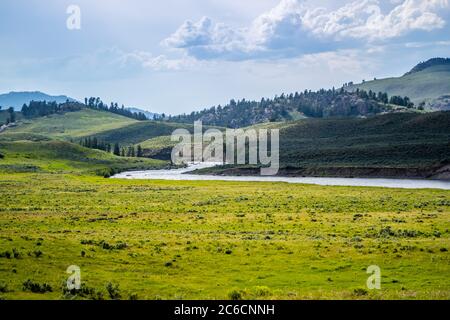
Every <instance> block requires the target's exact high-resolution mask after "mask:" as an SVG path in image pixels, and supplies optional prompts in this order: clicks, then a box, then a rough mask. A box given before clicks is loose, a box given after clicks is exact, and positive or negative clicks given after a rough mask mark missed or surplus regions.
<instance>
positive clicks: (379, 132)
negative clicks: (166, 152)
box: [159, 111, 450, 177]
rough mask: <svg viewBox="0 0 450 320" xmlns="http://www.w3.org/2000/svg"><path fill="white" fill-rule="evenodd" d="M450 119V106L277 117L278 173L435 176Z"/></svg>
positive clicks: (237, 170) (447, 150)
mask: <svg viewBox="0 0 450 320" xmlns="http://www.w3.org/2000/svg"><path fill="white" fill-rule="evenodd" d="M449 124H450V112H448V111H447V112H432V113H423V114H420V113H415V112H410V113H406V112H405V113H391V114H385V115H379V116H374V117H370V118H366V119H361V118H359V119H355V118H343V119H305V120H300V121H295V122H289V123H277V124H276V125H277V126H278V127H279V128H280V166H281V168H282V170H280V174H284V175H307V176H308V175H312V176H317V175H319V176H321V175H323V176H353V175H355V176H380V175H381V176H411V177H425V176H431V175H433V172H434V171H435V170H436V169H437V168H440V167H443V166H444V165H446V164H448V163H450V126H449ZM258 127H259V126H257V127H256V129H258ZM250 128H251V127H250ZM159 147H160V146H159ZM254 169H255V167H254V166H238V167H237V166H232V165H228V166H224V167H221V168H209V169H205V170H202V171H201V172H203V173H207V172H209V173H220V174H246V173H248V174H253V173H256V172H257V170H254Z"/></svg>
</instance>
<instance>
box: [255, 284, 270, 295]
mask: <svg viewBox="0 0 450 320" xmlns="http://www.w3.org/2000/svg"><path fill="white" fill-rule="evenodd" d="M255 295H256V296H257V297H270V296H271V295H272V292H271V291H270V289H269V288H268V287H265V286H261V287H256V288H255Z"/></svg>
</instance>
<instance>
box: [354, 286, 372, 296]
mask: <svg viewBox="0 0 450 320" xmlns="http://www.w3.org/2000/svg"><path fill="white" fill-rule="evenodd" d="M368 293H369V292H368V291H367V290H366V289H363V288H356V289H355V290H353V294H354V295H355V296H365V295H367V294H368Z"/></svg>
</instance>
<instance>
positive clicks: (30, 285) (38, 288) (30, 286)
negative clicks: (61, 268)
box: [23, 279, 53, 293]
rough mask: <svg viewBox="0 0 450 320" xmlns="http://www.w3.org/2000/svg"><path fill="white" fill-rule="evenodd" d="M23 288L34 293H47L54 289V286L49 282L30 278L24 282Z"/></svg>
mask: <svg viewBox="0 0 450 320" xmlns="http://www.w3.org/2000/svg"><path fill="white" fill-rule="evenodd" d="M23 290H25V291H31V292H33V293H46V292H52V291H53V289H52V287H51V286H50V285H49V284H48V283H42V284H40V283H38V282H34V281H33V280H30V279H28V280H27V281H25V282H24V283H23Z"/></svg>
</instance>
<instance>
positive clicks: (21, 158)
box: [0, 134, 167, 175]
mask: <svg viewBox="0 0 450 320" xmlns="http://www.w3.org/2000/svg"><path fill="white" fill-rule="evenodd" d="M22 135H23V134H17V135H14V134H9V135H5V136H4V135H0V153H1V154H2V155H3V156H4V158H3V159H0V172H51V173H54V174H55V173H69V172H70V173H78V174H86V173H90V174H99V175H108V174H110V173H114V172H118V171H124V170H136V169H151V168H162V167H165V166H167V162H166V161H159V160H153V159H145V158H124V157H116V156H114V155H112V154H109V153H106V152H103V151H99V150H92V149H87V148H84V147H81V146H79V145H77V144H72V143H69V142H65V141H55V140H45V139H38V138H39V136H37V137H36V136H30V135H27V136H26V137H25V138H27V139H30V138H34V139H35V141H30V140H19V141H8V137H11V136H14V138H18V137H21V136H22ZM5 137H6V139H5ZM3 139H4V140H3Z"/></svg>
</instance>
